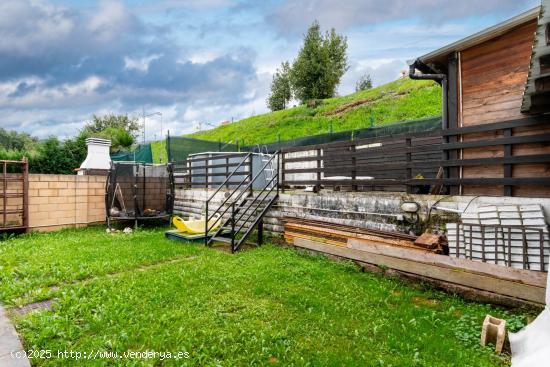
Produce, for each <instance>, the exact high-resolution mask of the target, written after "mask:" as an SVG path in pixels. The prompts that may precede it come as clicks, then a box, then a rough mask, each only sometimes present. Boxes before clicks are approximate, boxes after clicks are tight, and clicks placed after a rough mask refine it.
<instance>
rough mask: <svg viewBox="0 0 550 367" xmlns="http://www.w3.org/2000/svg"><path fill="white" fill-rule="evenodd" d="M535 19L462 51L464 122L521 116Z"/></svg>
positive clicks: (463, 123)
mask: <svg viewBox="0 0 550 367" xmlns="http://www.w3.org/2000/svg"><path fill="white" fill-rule="evenodd" d="M536 26H537V23H536V21H532V22H529V23H527V24H525V25H523V26H521V27H519V28H517V29H515V30H512V31H510V32H508V33H506V34H504V35H502V36H500V37H497V38H495V39H493V40H490V41H487V42H485V43H482V44H480V45H477V46H475V47H472V48H470V49H467V50H465V51H462V52H461V55H460V58H461V80H462V125H463V126H468V125H477V124H480V123H490V122H497V121H500V120H511V119H515V118H520V117H521V116H522V113H521V111H520V109H521V103H522V98H523V91H524V89H525V82H526V81H527V74H528V73H529V62H530V58H531V51H532V47H533V38H534V32H535V31H536Z"/></svg>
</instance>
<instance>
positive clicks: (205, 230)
mask: <svg viewBox="0 0 550 367" xmlns="http://www.w3.org/2000/svg"><path fill="white" fill-rule="evenodd" d="M249 158H250V159H252V153H248V154H247V155H246V156H245V157H244V158H243V160H242V161H241V163H239V165H238V166H237V167H235V169H234V170H233V172H231V174H230V175H229V176H227V178H226V179H225V180H224V182H223V183H222V184H221V185H220V186H218V188H217V189H216V191H214V193H213V194H212V195H210V197H209V198H208V199H207V200H206V203H205V216H204V217H205V221H204V241H205V243H208V232H209V231H210V229H212V227H210V228H209V227H208V222H209V221H210V219H211V218H210V217H209V215H208V204H209V203H210V201H211V200H212V199H213V198H214V197H215V196H216V194H217V193H218V192H220V190H221V189H222V187H224V186H225V185H226V184H227V183H228V182H229V179H230V178H231V177H233V175H234V174H235V172H237V171H238V170H239V168H241V166H242V165H243V164H244V162H246V161H247V160H248V159H249ZM248 177H250V178H252V170H251V171H250V172H249V173H248V175H246V176H245V178H244V180H246V179H247V178H248ZM206 179H207V180H208V176H206ZM244 180H243V181H244ZM243 181H241V183H240V184H239V187H240V185H242V183H243ZM234 192H235V191H233V192H232V193H231V195H229V197H228V198H227V199H225V201H224V202H223V203H222V205H221V206H219V207H218V209H216V211H215V212H214V214H212V217H213V216H214V215H216V213H217V212H219V210H220V208H221V207H222V206H223V205H225V203H226V202H227V200H228V199H229V198H230V197H231V196H232V195H233V193H234ZM214 224H215V223H214Z"/></svg>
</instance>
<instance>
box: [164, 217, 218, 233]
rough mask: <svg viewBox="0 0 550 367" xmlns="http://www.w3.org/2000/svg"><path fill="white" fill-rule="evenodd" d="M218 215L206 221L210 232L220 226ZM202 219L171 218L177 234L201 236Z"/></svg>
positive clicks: (202, 228)
mask: <svg viewBox="0 0 550 367" xmlns="http://www.w3.org/2000/svg"><path fill="white" fill-rule="evenodd" d="M220 219H221V218H220V215H219V214H216V216H215V217H214V218H212V219H210V220H209V221H208V228H210V230H211V231H213V230H216V229H218V227H219V226H220V225H221V220H220ZM204 221H205V219H204V217H202V218H201V219H190V220H183V219H182V218H181V217H178V216H175V217H174V218H172V223H173V224H174V226H175V227H176V229H177V230H178V231H179V232H183V233H189V234H202V233H204Z"/></svg>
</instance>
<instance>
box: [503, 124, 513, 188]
mask: <svg viewBox="0 0 550 367" xmlns="http://www.w3.org/2000/svg"><path fill="white" fill-rule="evenodd" d="M503 132H504V137H506V138H508V137H511V136H512V129H504V131H503ZM511 156H512V145H511V144H505V145H504V158H508V157H511ZM503 169H504V178H511V177H512V165H511V164H504V165H503ZM503 195H504V196H512V195H513V187H512V186H510V185H504V192H503Z"/></svg>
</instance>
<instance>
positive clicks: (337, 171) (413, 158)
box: [281, 131, 442, 192]
mask: <svg viewBox="0 0 550 367" xmlns="http://www.w3.org/2000/svg"><path fill="white" fill-rule="evenodd" d="M441 144H442V136H441V132H440V131H435V132H434V131H432V132H426V133H416V134H403V135H396V136H391V137H382V138H372V139H362V140H353V141H347V142H339V143H333V144H323V145H312V146H307V147H294V148H288V149H284V150H283V151H282V152H281V154H282V157H281V162H282V175H281V184H282V186H283V187H285V186H286V187H288V186H314V187H321V186H323V187H351V188H352V189H353V190H381V191H408V192H425V191H426V190H428V191H429V188H426V187H425V185H426V184H424V183H423V180H425V179H428V178H429V179H434V178H436V177H437V174H438V171H439V167H440V162H441V157H442V151H441ZM415 178H416V179H415Z"/></svg>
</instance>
